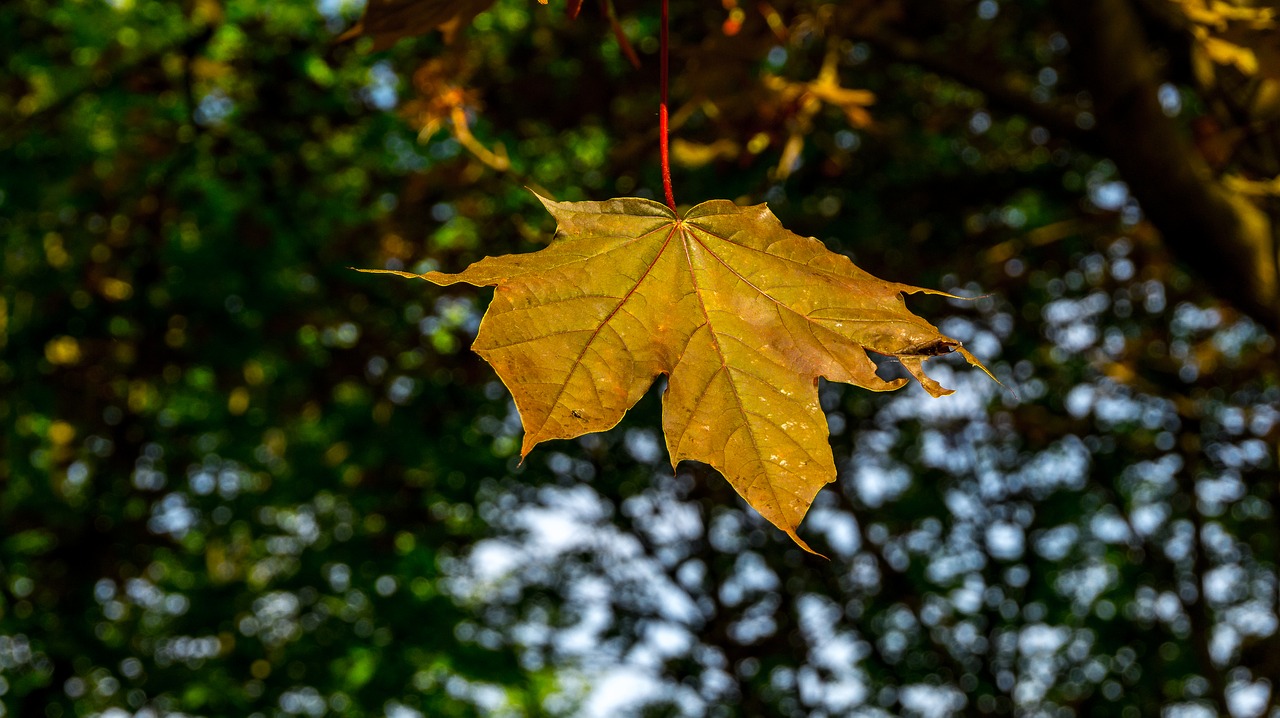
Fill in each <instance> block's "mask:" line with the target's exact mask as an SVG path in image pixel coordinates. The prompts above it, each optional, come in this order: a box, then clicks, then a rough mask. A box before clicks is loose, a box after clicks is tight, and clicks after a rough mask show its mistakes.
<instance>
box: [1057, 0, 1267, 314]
mask: <svg viewBox="0 0 1280 718" xmlns="http://www.w3.org/2000/svg"><path fill="white" fill-rule="evenodd" d="M1053 8H1054V12H1055V15H1056V16H1057V19H1058V21H1059V22H1060V24H1061V27H1062V29H1063V32H1064V33H1065V34H1066V36H1067V39H1068V40H1069V41H1070V43H1071V59H1072V64H1071V66H1072V68H1073V69H1074V70H1075V71H1076V72H1077V73H1078V75H1077V77H1076V80H1077V81H1079V82H1080V83H1081V84H1083V85H1084V86H1085V88H1087V89H1088V90H1089V92H1090V94H1091V95H1092V96H1093V101H1094V105H1095V107H1094V109H1095V114H1096V117H1097V135H1098V139H1099V140H1100V143H1101V146H1102V148H1103V151H1104V152H1105V154H1106V155H1107V156H1108V157H1110V158H1111V160H1112V161H1113V162H1115V165H1116V168H1117V169H1119V170H1120V174H1121V176H1122V177H1124V179H1125V181H1126V182H1127V183H1128V184H1129V188H1130V190H1131V191H1132V193H1133V196H1134V197H1135V198H1136V199H1137V200H1138V202H1139V203H1140V204H1141V205H1142V209H1143V211H1144V212H1145V213H1146V215H1147V217H1149V218H1150V219H1151V221H1152V223H1153V224H1154V225H1155V226H1156V228H1157V229H1158V230H1160V233H1161V235H1162V236H1163V237H1164V241H1165V244H1166V245H1168V247H1169V249H1170V250H1171V251H1172V252H1173V253H1174V255H1175V256H1176V257H1177V258H1178V259H1180V260H1181V261H1182V262H1184V263H1185V264H1187V265H1188V266H1189V267H1190V268H1191V269H1192V271H1193V272H1196V273H1197V274H1199V275H1200V277H1202V278H1203V279H1204V280H1205V281H1206V282H1207V283H1208V284H1209V286H1210V288H1211V289H1212V291H1213V292H1214V293H1215V294H1217V295H1218V296H1220V297H1222V298H1223V299H1226V300H1227V301H1229V302H1231V303H1232V304H1234V305H1235V306H1236V307H1237V308H1238V309H1240V310H1241V311H1243V312H1245V313H1246V314H1248V315H1250V316H1251V317H1253V318H1254V319H1255V320H1257V321H1258V322H1260V323H1262V324H1263V325H1265V326H1267V327H1268V328H1270V329H1271V330H1273V331H1274V330H1276V329H1280V271H1278V270H1277V257H1276V245H1275V242H1274V238H1273V232H1274V227H1273V224H1272V221H1271V219H1270V218H1269V217H1268V216H1267V214H1266V213H1265V212H1263V211H1262V210H1261V209H1259V208H1258V207H1257V206H1256V205H1254V204H1253V203H1252V202H1250V201H1249V200H1248V199H1247V198H1245V197H1243V196H1241V195H1240V194H1238V193H1235V192H1232V191H1230V190H1229V189H1227V188H1226V187H1225V186H1224V185H1223V184H1221V183H1220V182H1219V181H1217V180H1216V179H1215V178H1214V176H1213V172H1212V171H1211V169H1210V168H1209V166H1208V164H1207V163H1206V162H1205V161H1204V159H1203V158H1202V157H1201V155H1200V154H1199V152H1197V151H1196V149H1195V147H1194V146H1192V144H1191V142H1190V140H1189V139H1188V138H1187V137H1186V136H1184V135H1183V134H1182V132H1180V131H1179V128H1178V127H1177V125H1176V124H1175V123H1174V121H1173V119H1172V118H1170V117H1169V116H1167V115H1166V114H1165V113H1164V110H1163V108H1162V107H1161V106H1160V103H1159V100H1158V98H1157V91H1158V89H1159V86H1160V83H1161V81H1162V79H1161V75H1160V73H1159V68H1158V67H1157V65H1156V62H1155V60H1154V59H1153V58H1152V55H1151V53H1150V52H1149V51H1148V50H1147V39H1146V36H1145V33H1144V32H1143V30H1142V27H1141V25H1140V22H1139V18H1138V17H1137V15H1136V13H1135V11H1134V8H1133V7H1132V5H1130V3H1129V0H1054V1H1053Z"/></svg>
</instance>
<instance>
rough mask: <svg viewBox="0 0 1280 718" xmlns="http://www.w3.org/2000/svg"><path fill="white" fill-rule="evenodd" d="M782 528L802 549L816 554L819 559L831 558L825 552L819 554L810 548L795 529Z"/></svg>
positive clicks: (828, 559) (827, 559)
mask: <svg viewBox="0 0 1280 718" xmlns="http://www.w3.org/2000/svg"><path fill="white" fill-rule="evenodd" d="M783 530H784V531H786V532H787V535H788V536H790V537H791V540H792V541H795V542H796V545H797V546H799V547H800V548H802V549H804V550H805V551H807V552H808V553H811V554H813V555H814V556H817V557H818V558H820V559H823V560H826V561H830V560H831V559H830V558H828V557H827V556H826V555H825V554H820V553H818V552H817V551H814V550H813V549H812V548H810V547H809V544H807V543H805V542H804V539H802V538H800V535H799V534H797V533H796V532H795V529H783Z"/></svg>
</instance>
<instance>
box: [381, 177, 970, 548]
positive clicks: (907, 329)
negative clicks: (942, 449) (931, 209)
mask: <svg viewBox="0 0 1280 718" xmlns="http://www.w3.org/2000/svg"><path fill="white" fill-rule="evenodd" d="M539 199H542V203H543V204H544V205H545V206H546V208H547V210H549V211H550V212H551V214H552V215H553V216H554V217H555V218H556V221H557V223H558V225H559V226H558V230H557V232H556V237H555V239H554V240H553V241H552V243H551V244H550V245H549V246H547V247H546V248H545V249H542V250H540V251H538V252H534V253H531V254H520V255H507V256H502V257H486V258H485V259H482V260H480V261H479V262H476V263H475V264H472V265H471V266H470V267H468V268H467V269H466V270H465V271H463V272H461V273H458V274H445V273H441V272H428V273H426V274H413V273H410V272H395V271H389V270H363V271H372V272H379V273H390V274H397V275H401V276H406V277H413V278H420V279H425V280H427V281H430V282H434V283H435V284H439V285H449V284H454V283H457V282H466V283H469V284H473V285H476V286H494V287H497V289H496V291H495V292H494V297H493V302H492V303H491V304H490V305H489V309H488V311H487V312H486V313H485V316H484V320H483V321H482V322H481V325H480V331H479V333H478V335H477V336H476V341H475V344H474V345H473V347H472V348H473V349H474V350H475V351H476V352H477V353H478V354H480V356H482V357H484V359H485V360H486V361H488V362H489V363H490V364H491V365H493V368H494V369H495V370H496V371H497V373H498V376H499V377H500V378H501V379H502V381H503V383H504V384H506V386H507V388H508V389H510V391H511V394H512V396H513V397H514V399H515V402H516V407H517V408H518V409H519V411H520V417H521V420H522V422H523V424H524V428H525V437H524V445H523V447H522V450H521V455H522V456H524V455H527V454H528V453H529V451H530V450H532V449H533V447H534V446H536V445H537V444H538V443H540V442H543V441H547V440H548V439H570V438H574V437H577V436H581V435H583V434H587V433H591V432H596V431H604V430H606V429H609V428H611V427H613V426H614V425H616V424H617V423H618V422H619V421H620V420H621V419H622V416H623V414H625V413H626V411H627V410H628V409H629V408H631V406H632V405H634V404H635V403H636V401H638V400H639V399H640V397H641V396H642V395H643V394H644V393H645V392H646V391H647V390H648V388H649V386H650V385H651V384H652V383H653V380H654V378H655V377H656V376H658V375H660V374H666V375H668V376H669V377H670V378H669V382H668V386H667V390H666V393H665V394H664V395H663V398H662V400H663V420H662V423H663V431H664V433H665V435H666V443H667V449H668V451H669V452H670V456H671V463H672V466H673V467H674V466H675V465H676V464H678V463H679V462H680V461H682V460H684V459H692V460H696V461H702V462H705V463H707V464H710V465H711V466H713V467H714V468H716V469H717V470H718V471H720V473H721V474H723V475H724V476H725V477H726V478H727V479H728V480H729V482H730V483H731V484H732V485H733V487H734V489H736V490H737V491H738V493H739V494H740V495H741V496H742V497H743V498H744V499H746V501H747V503H748V504H750V505H751V506H752V507H754V508H755V509H756V510H757V511H759V512H760V514H761V515H762V516H764V517H765V518H766V519H768V520H769V521H770V522H771V523H773V524H774V525H775V526H777V527H778V528H780V529H782V530H783V531H785V532H786V533H787V535H788V536H790V537H791V538H792V539H794V540H795V541H796V543H797V544H799V545H800V546H802V547H803V548H805V550H810V551H811V549H809V547H808V546H807V545H806V544H805V543H804V542H803V541H801V539H800V537H799V536H798V535H797V534H796V529H797V527H798V526H799V525H800V521H801V519H803V518H804V515H805V513H806V512H807V511H808V509H809V506H810V504H812V503H813V498H814V496H815V495H816V494H817V493H818V490H819V489H821V488H822V486H823V485H824V484H826V483H828V482H830V481H832V480H834V479H835V476H836V469H835V462H834V460H833V459H832V455H831V448H830V445H829V443H828V430H827V419H826V416H825V415H824V414H823V411H822V409H821V407H820V406H819V404H818V390H817V385H818V377H820V376H822V377H826V378H827V379H829V380H832V381H839V382H845V383H849V384H856V385H858V386H862V387H865V388H868V389H872V390H875V391H885V390H890V389H896V388H898V387H900V386H902V385H903V384H905V383H906V380H905V379H896V380H893V381H885V380H883V379H881V378H880V377H879V376H877V375H876V365H875V364H874V363H873V362H872V361H871V359H870V357H868V355H867V351H868V350H870V351H873V352H876V353H879V354H883V355H889V356H895V357H898V359H899V360H900V361H901V362H902V364H903V366H904V367H906V369H907V371H909V372H910V373H911V374H912V375H913V376H915V377H916V378H917V379H918V380H919V381H920V382H921V384H922V385H923V386H924V388H925V389H926V390H927V391H928V392H929V393H930V394H932V395H934V396H942V395H944V394H950V393H951V391H950V390H948V389H944V388H942V386H940V385H939V384H938V383H937V382H936V381H934V380H932V379H930V378H929V377H927V376H926V375H925V374H924V371H923V368H922V366H921V364H922V362H923V360H924V359H925V358H927V357H930V356H935V355H938V354H946V353H950V352H951V351H959V352H960V353H962V354H963V355H964V357H965V358H966V359H968V360H969V361H970V362H971V363H973V364H974V365H976V366H978V367H979V368H982V369H983V371H986V369H985V368H983V367H982V365H981V364H980V363H979V362H978V361H977V360H976V359H974V358H973V356H972V355H971V354H969V353H968V352H967V351H965V350H964V349H963V348H962V347H961V346H960V343H959V342H957V341H955V340H953V339H950V338H947V337H945V336H943V335H941V334H940V333H939V332H938V330H937V329H936V328H935V327H934V326H933V325H932V324H930V323H928V322H927V321H925V320H924V319H921V318H920V317H918V316H916V315H914V314H912V313H911V312H910V311H908V310H907V308H906V304H905V303H904V302H903V298H902V297H903V293H915V292H929V293H934V294H943V293H942V292H932V291H931V290H925V289H920V288H917V287H911V286H908V285H905V284H897V283H894V282H886V281H883V280H880V279H877V278H875V277H873V276H871V275H870V274H867V273H866V272H864V271H862V270H861V269H859V268H858V267H856V266H855V265H854V264H853V262H851V261H850V260H849V259H848V258H847V257H845V256H843V255H839V254H835V253H833V252H831V251H829V250H827V248H826V247H824V246H823V245H822V243H821V242H819V241H818V240H816V239H813V238H806V237H801V236H799V235H796V234H793V233H792V232H789V231H788V230H787V229H785V228H784V227H783V226H782V223H781V222H779V221H778V219H777V217H775V216H774V215H773V213H772V212H770V211H769V209H768V208H767V207H766V206H765V205H763V204H761V205H756V206H753V207H740V206H738V205H735V204H733V203H732V202H728V201H725V200H714V201H711V202H704V203H703V204H700V205H698V206H696V207H694V208H692V209H690V210H689V211H688V212H686V213H685V214H684V216H683V217H679V216H677V215H676V213H674V212H672V211H671V210H670V209H669V208H667V207H666V206H664V205H662V204H659V203H657V202H653V201H651V200H647V199H637V198H626V199H613V200H609V201H605V202H554V201H551V200H548V199H544V198H541V197H540V198H539ZM946 296H950V295H946Z"/></svg>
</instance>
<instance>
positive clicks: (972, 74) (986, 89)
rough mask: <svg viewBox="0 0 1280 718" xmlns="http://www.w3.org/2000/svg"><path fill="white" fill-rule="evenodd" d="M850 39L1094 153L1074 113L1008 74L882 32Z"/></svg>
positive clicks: (1094, 145)
mask: <svg viewBox="0 0 1280 718" xmlns="http://www.w3.org/2000/svg"><path fill="white" fill-rule="evenodd" d="M851 37H852V39H855V40H859V41H861V42H865V43H867V44H868V45H870V46H871V47H873V48H875V49H876V50H879V51H880V52H882V53H884V54H885V55H887V56H888V57H890V58H892V59H894V60H895V61H897V62H904V63H908V64H911V65H918V66H920V67H922V68H924V69H925V70H928V71H929V72H933V73H936V74H938V75H942V76H943V77H946V78H949V79H951V80H953V81H955V82H958V83H960V84H962V85H966V86H968V87H970V88H972V89H974V90H977V91H978V92H981V93H982V94H983V95H984V96H986V98H987V103H988V104H989V105H991V106H992V107H993V108H996V109H1000V110H1004V111H1007V112H1010V113H1013V114H1017V115H1023V116H1024V117H1026V118H1027V119H1029V120H1031V121H1032V122H1034V123H1036V124H1038V125H1040V126H1042V127H1044V128H1045V129H1047V130H1049V132H1051V133H1053V134H1054V135H1057V136H1059V137H1062V138H1064V139H1068V140H1071V141H1072V142H1074V143H1075V144H1077V145H1079V146H1080V147H1081V148H1083V149H1086V150H1091V151H1097V150H1098V149H1100V148H1099V144H1098V142H1097V141H1096V137H1095V134H1094V133H1093V132H1091V131H1089V130H1086V129H1084V128H1082V127H1080V126H1079V125H1077V124H1076V116H1077V114H1078V112H1077V110H1075V109H1073V108H1071V107H1065V106H1062V105H1061V104H1056V103H1049V102H1037V101H1036V100H1035V99H1033V98H1032V97H1031V95H1030V94H1029V93H1028V92H1027V91H1026V89H1024V88H1023V87H1022V86H1021V84H1022V83H1018V82H1016V81H1011V80H1010V79H1009V77H1008V74H1007V73H1000V72H992V71H991V69H990V68H987V67H977V66H976V65H975V64H974V63H973V62H969V61H966V60H965V59H963V58H960V57H957V55H956V52H955V51H954V49H952V50H951V51H949V52H948V53H947V54H946V55H941V54H937V53H932V52H929V51H928V50H926V49H925V48H924V47H923V46H922V45H921V44H920V43H918V42H916V41H914V40H911V39H909V38H906V37H902V36H900V35H897V34H895V33H892V32H888V31H885V30H883V29H877V30H873V31H863V32H857V31H855V32H854V34H853V35H852V36H851Z"/></svg>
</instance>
